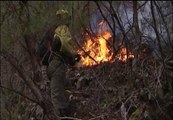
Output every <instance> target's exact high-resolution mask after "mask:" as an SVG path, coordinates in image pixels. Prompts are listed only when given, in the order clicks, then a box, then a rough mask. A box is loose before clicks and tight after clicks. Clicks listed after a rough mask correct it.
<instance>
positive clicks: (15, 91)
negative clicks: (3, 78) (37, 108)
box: [0, 85, 39, 104]
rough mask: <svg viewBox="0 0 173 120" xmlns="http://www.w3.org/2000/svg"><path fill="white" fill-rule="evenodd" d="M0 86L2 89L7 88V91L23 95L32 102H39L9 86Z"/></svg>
mask: <svg viewBox="0 0 173 120" xmlns="http://www.w3.org/2000/svg"><path fill="white" fill-rule="evenodd" d="M0 87H1V88H3V89H7V90H9V91H12V92H14V93H17V94H19V95H20V96H22V97H24V98H26V99H28V100H30V101H31V102H34V103H37V104H39V102H38V101H36V100H33V99H31V98H29V97H28V96H26V95H24V94H23V93H21V92H20V91H17V90H14V89H11V88H7V87H5V86H2V85H0Z"/></svg>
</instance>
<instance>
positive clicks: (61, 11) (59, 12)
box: [56, 9, 69, 15]
mask: <svg viewBox="0 0 173 120" xmlns="http://www.w3.org/2000/svg"><path fill="white" fill-rule="evenodd" d="M65 14H66V15H69V13H68V11H67V10H63V9H61V10H57V11H56V15H65Z"/></svg>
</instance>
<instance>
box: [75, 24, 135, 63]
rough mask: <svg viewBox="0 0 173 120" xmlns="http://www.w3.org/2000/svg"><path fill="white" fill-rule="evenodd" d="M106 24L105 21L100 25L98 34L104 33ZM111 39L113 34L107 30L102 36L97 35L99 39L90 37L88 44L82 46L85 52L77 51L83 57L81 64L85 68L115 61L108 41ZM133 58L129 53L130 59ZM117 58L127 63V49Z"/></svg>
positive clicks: (123, 49)
mask: <svg viewBox="0 0 173 120" xmlns="http://www.w3.org/2000/svg"><path fill="white" fill-rule="evenodd" d="M104 23H105V22H104V21H102V22H100V23H99V26H100V28H99V30H98V32H100V31H101V32H102V31H103V30H102V28H103V27H104V28H105V24H104ZM101 27H102V28H101ZM87 35H88V34H87ZM87 37H88V36H87ZM111 37H112V35H111V33H110V32H109V31H108V30H105V31H104V32H102V33H101V35H97V37H93V38H92V39H91V36H90V37H88V38H87V40H86V42H85V43H84V44H83V46H82V49H83V50H84V51H85V52H84V51H83V50H78V51H77V53H78V54H79V55H80V56H81V62H82V64H83V66H93V65H97V64H101V63H104V62H114V61H115V58H113V54H114V52H113V49H112V48H111V47H110V46H109V45H108V44H107V42H108V40H110V38H111ZM86 53H87V54H88V55H87V54H86ZM133 57H134V55H133V54H132V53H131V52H129V53H128V58H133ZM92 58H93V59H94V60H93V59H92ZM116 58H117V59H118V60H120V61H122V62H126V61H127V53H126V48H122V49H121V50H120V52H119V53H118V54H117V55H116Z"/></svg>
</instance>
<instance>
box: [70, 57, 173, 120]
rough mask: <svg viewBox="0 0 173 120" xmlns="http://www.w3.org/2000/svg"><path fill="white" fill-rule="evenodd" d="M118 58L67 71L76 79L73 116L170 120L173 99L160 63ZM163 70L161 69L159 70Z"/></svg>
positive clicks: (87, 119)
mask: <svg viewBox="0 0 173 120" xmlns="http://www.w3.org/2000/svg"><path fill="white" fill-rule="evenodd" d="M136 65H137V66H136V69H135V70H132V69H131V68H132V63H131V61H130V60H129V61H128V62H127V63H123V62H121V61H115V62H114V63H104V64H101V65H98V66H93V67H90V68H81V69H78V70H71V71H68V77H69V79H71V80H72V81H73V82H75V84H74V86H75V88H74V91H72V105H73V115H72V116H73V117H75V118H80V119H82V120H169V119H172V118H171V117H173V116H171V115H172V113H171V111H172V108H171V106H172V102H171V101H172V98H171V95H170V93H169V92H168V91H169V87H168V86H167V85H168V84H167V83H166V81H167V80H165V79H164V76H163V74H162V73H161V71H160V70H159V67H158V66H157V63H155V62H154V60H153V59H152V58H151V57H147V58H145V59H143V60H141V61H140V62H138V63H137V64H136ZM159 71H160V72H159Z"/></svg>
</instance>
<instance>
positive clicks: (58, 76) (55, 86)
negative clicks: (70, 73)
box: [47, 10, 80, 116]
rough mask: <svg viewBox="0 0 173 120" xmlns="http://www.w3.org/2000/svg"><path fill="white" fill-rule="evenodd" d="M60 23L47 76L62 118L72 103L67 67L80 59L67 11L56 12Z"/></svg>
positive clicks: (56, 30) (66, 114) (52, 47)
mask: <svg viewBox="0 0 173 120" xmlns="http://www.w3.org/2000/svg"><path fill="white" fill-rule="evenodd" d="M56 15H57V17H58V20H59V23H58V26H57V27H56V28H55V31H54V35H53V40H52V41H51V43H50V46H51V47H50V49H51V61H50V62H49V64H48V68H47V75H48V78H49V79H50V89H51V99H52V103H53V105H54V107H55V109H56V110H57V113H60V116H68V115H69V113H70V103H69V94H68V92H67V91H68V89H69V88H70V87H71V84H70V82H69V80H68V79H67V78H66V69H67V66H68V65H70V66H74V65H75V63H76V62H77V61H79V59H80V57H79V55H77V54H76V53H75V51H74V49H73V47H72V44H71V42H72V37H71V34H70V31H69V23H70V15H69V13H68V11H67V10H58V11H57V12H56Z"/></svg>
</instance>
